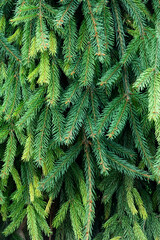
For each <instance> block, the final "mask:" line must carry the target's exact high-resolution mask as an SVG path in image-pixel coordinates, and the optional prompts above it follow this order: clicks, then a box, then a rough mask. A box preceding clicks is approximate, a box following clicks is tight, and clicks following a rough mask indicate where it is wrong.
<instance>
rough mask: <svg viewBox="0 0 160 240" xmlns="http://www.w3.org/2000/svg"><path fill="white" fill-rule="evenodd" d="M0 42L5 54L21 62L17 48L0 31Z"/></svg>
mask: <svg viewBox="0 0 160 240" xmlns="http://www.w3.org/2000/svg"><path fill="white" fill-rule="evenodd" d="M0 44H1V47H2V48H3V49H4V50H5V51H6V54H7V55H9V56H11V57H12V58H13V57H14V58H15V59H16V60H17V61H18V62H19V63H21V57H20V55H19V52H18V50H17V49H15V48H14V47H13V46H12V45H11V44H10V43H9V42H8V41H7V39H6V38H5V37H4V35H3V33H0Z"/></svg>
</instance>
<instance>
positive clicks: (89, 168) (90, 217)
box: [83, 135, 94, 240]
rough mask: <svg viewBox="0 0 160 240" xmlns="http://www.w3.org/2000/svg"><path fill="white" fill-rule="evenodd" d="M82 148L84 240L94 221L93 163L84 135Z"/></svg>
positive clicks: (86, 238) (90, 231)
mask: <svg viewBox="0 0 160 240" xmlns="http://www.w3.org/2000/svg"><path fill="white" fill-rule="evenodd" d="M84 147H85V154H86V157H85V169H86V184H87V205H86V216H85V218H86V220H85V230H84V234H83V239H84V240H89V239H90V238H91V233H92V227H93V221H94V177H93V172H94V169H93V162H92V159H91V156H90V151H89V145H88V142H87V138H86V136H85V135H84Z"/></svg>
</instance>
